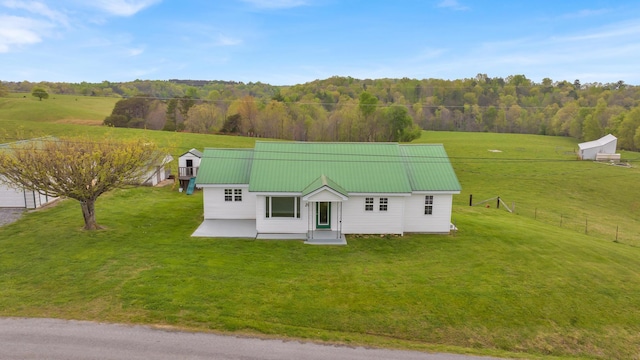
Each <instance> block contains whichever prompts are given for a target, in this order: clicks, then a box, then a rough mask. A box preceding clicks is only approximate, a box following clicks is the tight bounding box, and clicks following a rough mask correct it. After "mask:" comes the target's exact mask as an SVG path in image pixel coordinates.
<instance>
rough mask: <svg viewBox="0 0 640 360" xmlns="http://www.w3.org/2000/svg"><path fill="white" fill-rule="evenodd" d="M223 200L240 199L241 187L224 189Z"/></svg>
mask: <svg viewBox="0 0 640 360" xmlns="http://www.w3.org/2000/svg"><path fill="white" fill-rule="evenodd" d="M224 201H242V189H224Z"/></svg>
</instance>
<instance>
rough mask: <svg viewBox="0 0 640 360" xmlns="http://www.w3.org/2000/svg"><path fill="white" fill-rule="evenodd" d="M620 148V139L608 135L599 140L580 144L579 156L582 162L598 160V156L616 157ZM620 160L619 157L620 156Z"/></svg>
mask: <svg viewBox="0 0 640 360" xmlns="http://www.w3.org/2000/svg"><path fill="white" fill-rule="evenodd" d="M617 146H618V138H616V137H615V136H613V135H611V134H608V135H605V136H603V137H601V138H600V139H598V140H593V141H588V142H583V143H580V144H578V156H579V157H580V159H582V160H596V159H597V158H598V155H599V154H600V155H601V156H602V155H604V154H606V155H614V154H615V153H616V148H617ZM618 159H619V156H618Z"/></svg>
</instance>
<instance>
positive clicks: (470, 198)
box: [469, 194, 473, 206]
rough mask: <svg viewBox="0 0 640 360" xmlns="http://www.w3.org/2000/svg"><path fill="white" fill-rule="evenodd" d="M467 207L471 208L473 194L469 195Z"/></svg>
mask: <svg viewBox="0 0 640 360" xmlns="http://www.w3.org/2000/svg"><path fill="white" fill-rule="evenodd" d="M469 206H473V194H469Z"/></svg>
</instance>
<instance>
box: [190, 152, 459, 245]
mask: <svg viewBox="0 0 640 360" xmlns="http://www.w3.org/2000/svg"><path fill="white" fill-rule="evenodd" d="M196 184H197V186H198V187H201V188H202V189H203V196H204V197H203V201H204V221H203V223H202V225H201V226H200V227H199V228H198V229H197V230H196V231H195V232H194V234H193V236H204V237H257V238H278V239H282V238H300V239H306V240H307V242H308V243H317V242H327V241H329V242H331V241H333V242H335V243H345V242H344V241H345V240H344V239H345V238H344V234H400V235H402V234H404V233H437V234H445V233H449V231H450V229H451V209H452V197H453V195H454V194H459V193H460V190H461V187H460V183H459V182H458V179H457V177H456V175H455V172H454V171H453V168H452V166H451V164H450V162H449V159H448V157H447V154H446V152H445V150H444V147H443V146H442V145H430V144H423V145H400V144H397V143H314V142H261V141H258V142H256V145H255V148H254V149H205V151H204V154H203V158H202V162H201V164H200V170H199V172H198V175H197V178H196Z"/></svg>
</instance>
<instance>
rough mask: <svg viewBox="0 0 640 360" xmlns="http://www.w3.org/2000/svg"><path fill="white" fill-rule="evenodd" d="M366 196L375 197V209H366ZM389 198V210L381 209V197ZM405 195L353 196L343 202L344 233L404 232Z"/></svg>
mask: <svg viewBox="0 0 640 360" xmlns="http://www.w3.org/2000/svg"><path fill="white" fill-rule="evenodd" d="M366 197H373V199H374V202H373V211H364V205H365V204H364V201H365V198H366ZM381 197H386V198H387V199H389V201H388V204H387V211H380V198H381ZM404 202H405V197H402V196H395V197H394V196H379V195H376V196H352V197H350V198H349V200H347V201H345V202H343V204H342V212H343V214H342V232H343V233H344V234H402V233H403V226H404V223H403V220H402V219H403V213H404V207H405V205H404Z"/></svg>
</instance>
